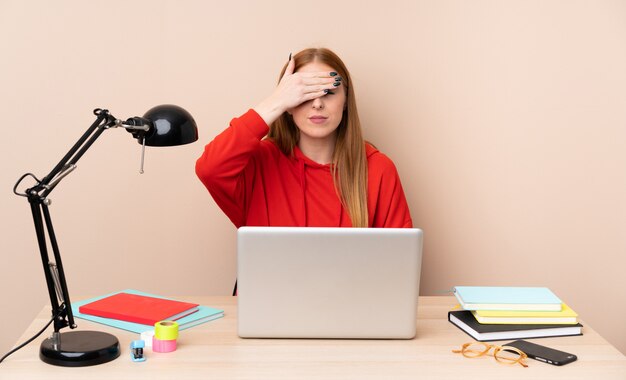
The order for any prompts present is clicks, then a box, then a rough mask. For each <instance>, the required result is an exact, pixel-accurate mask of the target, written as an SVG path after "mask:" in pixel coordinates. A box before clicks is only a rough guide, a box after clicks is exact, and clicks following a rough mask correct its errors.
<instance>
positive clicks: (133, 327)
mask: <svg viewBox="0 0 626 380" xmlns="http://www.w3.org/2000/svg"><path fill="white" fill-rule="evenodd" d="M118 293H130V294H138V295H142V296H148V297H155V298H163V299H168V298H167V297H161V296H157V295H154V294H148V293H144V292H140V291H138V290H133V289H126V290H121V291H119V292H114V293H111V294H105V295H103V296H98V297H94V298H90V299H86V300H82V301H78V302H72V313H73V314H74V317H76V318H81V319H85V320H88V321H92V322H96V323H101V324H103V325H107V326H112V327H116V328H118V329H122V330H126V331H131V332H134V333H138V334H141V333H142V332H144V331H151V330H153V329H154V326H149V325H142V324H139V323H133V322H126V321H121V320H118V319H112V318H103V317H97V316H95V315H89V314H83V313H81V312H79V311H78V310H79V308H80V307H81V306H83V305H86V304H88V303H92V302H94V301H98V300H100V299H102V298H105V297H109V296H112V295H115V294H118ZM223 316H224V310H220V309H216V308H212V307H208V306H202V305H201V306H198V311H196V312H195V313H193V314H190V315H188V316H186V317H183V318H180V319H178V320H176V322H177V323H178V329H179V330H185V329H188V328H190V327H193V326H197V325H199V324H201V323H205V322H208V321H212V320H214V319H218V318H221V317H223Z"/></svg>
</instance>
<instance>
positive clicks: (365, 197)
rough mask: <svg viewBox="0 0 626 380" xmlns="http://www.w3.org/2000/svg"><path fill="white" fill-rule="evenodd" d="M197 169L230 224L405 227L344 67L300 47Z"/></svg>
mask: <svg viewBox="0 0 626 380" xmlns="http://www.w3.org/2000/svg"><path fill="white" fill-rule="evenodd" d="M196 173H197V175H198V177H199V178H200V180H201V181H202V183H204V185H205V186H206V188H207V189H208V190H209V192H210V193H211V195H212V196H213V199H214V200H215V202H216V203H217V204H218V205H219V207H220V208H221V209H222V210H223V211H224V213H225V214H226V215H227V216H228V217H229V218H230V220H231V221H232V222H233V224H235V226H236V227H237V228H238V227H241V226H298V227H312V226H319V227H322V226H323V227H412V221H411V215H410V213H409V209H408V206H407V202H406V199H405V196H404V191H403V190H402V185H401V183H400V178H399V177H398V173H397V171H396V168H395V166H394V164H393V162H392V161H391V160H390V159H389V158H388V157H387V156H385V155H384V154H382V153H380V152H379V151H378V150H377V149H376V148H374V147H373V146H372V145H370V144H368V143H366V142H364V140H363V137H362V134H361V125H360V122H359V116H358V113H357V107H356V100H355V95H354V87H353V83H352V80H351V78H350V74H349V72H348V70H347V69H346V67H345V65H344V64H343V62H342V61H341V59H339V57H338V56H337V55H336V54H335V53H333V52H332V51H330V50H328V49H323V48H322V49H306V50H303V51H301V52H299V53H297V54H296V55H294V56H293V57H291V55H290V56H289V62H288V63H287V64H286V66H285V67H284V68H283V70H282V72H281V76H280V81H279V83H278V86H277V87H276V89H275V90H274V92H273V93H272V94H271V95H270V96H269V97H267V98H266V99H265V100H263V101H262V102H261V103H260V104H258V105H257V106H256V107H254V108H253V109H251V110H249V111H248V112H246V113H245V114H243V115H242V116H240V117H238V118H235V119H233V120H232V121H231V123H230V126H229V127H228V128H227V129H226V130H225V131H223V132H222V133H221V134H219V135H218V136H217V137H215V139H214V140H213V141H211V142H210V143H209V144H208V145H207V146H206V147H205V150H204V154H203V155H202V156H201V157H200V158H199V159H198V161H197V162H196Z"/></svg>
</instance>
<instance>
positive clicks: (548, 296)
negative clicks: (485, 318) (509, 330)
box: [454, 286, 563, 311]
mask: <svg viewBox="0 0 626 380" xmlns="http://www.w3.org/2000/svg"><path fill="white" fill-rule="evenodd" d="M454 295H455V296H456V298H457V299H458V300H459V303H460V304H461V307H463V309H465V310H533V311H561V305H562V303H563V302H562V301H561V300H560V299H559V297H557V296H556V295H555V294H554V293H552V291H551V290H550V289H548V288H533V287H507V286H455V287H454Z"/></svg>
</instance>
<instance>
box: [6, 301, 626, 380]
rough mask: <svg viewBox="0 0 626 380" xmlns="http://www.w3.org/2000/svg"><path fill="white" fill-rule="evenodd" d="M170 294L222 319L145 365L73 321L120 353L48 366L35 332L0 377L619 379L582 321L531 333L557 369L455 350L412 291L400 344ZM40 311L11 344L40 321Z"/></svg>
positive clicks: (610, 352)
mask: <svg viewBox="0 0 626 380" xmlns="http://www.w3.org/2000/svg"><path fill="white" fill-rule="evenodd" d="M177 298H178V299H181V300H188V301H194V302H199V303H201V304H203V305H209V306H213V307H218V308H221V309H224V311H225V317H224V318H221V319H218V320H215V321H211V322H208V323H206V324H203V325H200V326H196V327H193V328H191V329H189V330H185V331H182V332H181V334H180V337H179V339H178V344H179V348H178V350H177V351H176V352H173V353H167V354H157V353H153V352H152V351H151V350H149V349H147V350H146V357H147V361H145V362H143V363H134V362H132V361H131V360H130V356H129V345H130V342H131V341H132V340H133V339H137V338H138V335H136V334H133V333H130V332H126V331H123V330H117V329H114V328H110V327H107V326H103V325H98V324H96V323H91V322H88V321H84V320H81V319H78V320H77V322H78V324H79V329H81V330H102V331H108V332H112V333H113V334H115V335H116V336H117V337H118V339H119V340H120V345H121V348H122V355H121V356H120V357H119V358H118V359H116V360H114V361H112V362H110V363H107V364H103V365H99V366H93V367H83V368H62V367H55V366H51V365H48V364H45V363H43V362H41V361H40V360H39V344H40V343H41V341H42V339H43V337H40V338H38V339H37V340H36V341H35V342H33V343H31V344H30V345H28V346H26V347H25V348H23V349H22V350H20V351H18V352H16V353H15V354H13V355H12V356H10V357H9V358H7V359H6V360H5V362H3V363H2V364H0V379H29V380H30V379H68V380H69V379H81V380H84V379H151V380H157V379H309V378H311V379H412V380H414V379H454V380H458V379H460V378H466V379H481V380H486V379H506V380H512V379H550V380H557V379H567V380H572V379H594V380H600V379H602V380H608V379H620V380H624V379H626V357H625V356H624V355H622V354H621V353H620V352H619V351H617V349H616V348H615V347H613V346H611V345H610V344H609V343H608V342H607V341H606V340H604V338H602V337H601V336H600V335H598V334H597V333H596V332H595V331H594V330H593V329H592V328H591V327H589V326H587V325H585V328H584V330H583V331H584V335H583V336H575V337H562V338H546V339H536V340H534V341H536V342H539V343H540V344H543V345H546V346H549V347H553V348H556V349H560V350H563V351H567V352H571V353H574V354H576V355H578V361H576V362H574V363H571V364H567V365H565V366H563V367H556V366H552V365H549V364H544V363H541V362H538V361H535V360H530V359H529V360H528V364H529V367H528V368H523V367H521V366H519V365H516V366H507V365H503V364H498V363H497V362H496V361H495V360H494V359H493V357H483V358H477V359H467V358H464V357H462V356H460V355H457V354H453V353H452V352H451V350H452V349H453V348H457V347H458V346H460V345H461V344H462V343H464V342H469V341H471V340H472V339H471V338H470V337H469V336H467V335H466V334H465V333H463V332H462V331H460V330H459V329H457V328H456V327H455V326H453V325H452V324H450V323H449V322H448V321H447V311H448V310H449V309H451V308H452V307H453V306H454V305H455V304H456V301H455V299H454V298H453V297H420V301H419V307H418V310H419V312H418V321H417V338H416V339H413V340H408V341H403V340H286V339H241V338H239V337H237V303H236V298H234V297H177ZM79 299H80V298H79ZM48 309H49V308H48V307H45V308H44V310H42V312H41V313H40V314H39V315H38V316H37V318H36V319H35V320H34V321H33V323H32V324H31V325H30V326H29V327H28V329H27V330H26V332H25V333H24V334H23V335H22V337H21V338H20V339H19V342H23V341H25V340H26V339H28V338H29V337H31V336H33V335H34V334H35V333H36V332H37V331H38V330H39V329H40V328H41V327H42V326H43V325H44V324H45V323H46V322H47V320H48V318H49V311H48ZM583 324H584V323H583ZM505 342H506V341H505Z"/></svg>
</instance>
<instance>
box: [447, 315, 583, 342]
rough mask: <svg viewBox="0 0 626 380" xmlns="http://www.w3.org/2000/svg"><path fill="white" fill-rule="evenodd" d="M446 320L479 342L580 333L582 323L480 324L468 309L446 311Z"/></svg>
mask: <svg viewBox="0 0 626 380" xmlns="http://www.w3.org/2000/svg"><path fill="white" fill-rule="evenodd" d="M448 321H450V323H452V324H453V325H455V326H456V327H458V328H460V329H461V330H463V331H465V332H466V333H467V334H468V335H469V336H471V337H472V338H474V339H476V340H477V341H479V342H484V341H492V340H509V339H531V338H546V337H554V336H570V335H582V334H583V333H582V328H583V325H581V324H580V323H577V324H575V325H504V324H503V325H500V324H497V325H496V324H488V325H487V324H480V323H478V321H477V320H476V318H474V316H473V315H472V312H471V311H469V310H456V311H449V312H448Z"/></svg>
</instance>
